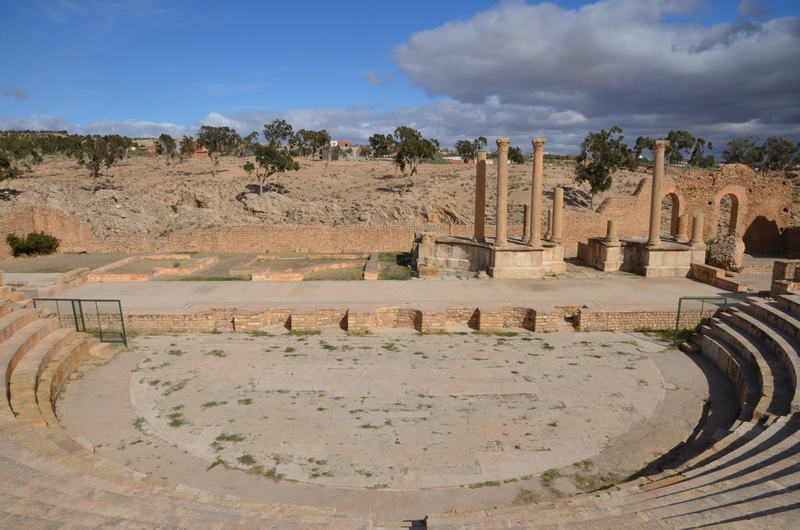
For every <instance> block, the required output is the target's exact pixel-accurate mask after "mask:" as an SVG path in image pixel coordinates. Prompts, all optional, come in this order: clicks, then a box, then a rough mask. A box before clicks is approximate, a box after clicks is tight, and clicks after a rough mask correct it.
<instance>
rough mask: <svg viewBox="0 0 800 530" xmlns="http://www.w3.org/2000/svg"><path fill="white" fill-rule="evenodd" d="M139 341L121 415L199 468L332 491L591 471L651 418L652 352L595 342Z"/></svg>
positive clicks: (624, 340)
mask: <svg viewBox="0 0 800 530" xmlns="http://www.w3.org/2000/svg"><path fill="white" fill-rule="evenodd" d="M581 337H582V334H572V333H570V334H554V335H550V336H548V335H545V336H537V335H534V334H532V333H525V332H522V333H518V334H514V333H511V334H506V336H503V335H485V334H476V333H466V332H464V333H452V334H443V335H420V334H417V333H402V332H399V333H398V332H389V333H381V334H379V335H368V336H350V335H344V334H342V333H340V332H339V333H334V332H331V333H324V334H322V335H275V336H263V335H262V336H251V335H213V334H186V335H177V336H142V337H139V338H137V339H135V341H134V344H135V346H136V347H137V349H138V351H139V352H141V353H142V354H143V355H144V357H143V358H142V360H141V361H140V362H139V364H138V366H137V368H136V369H135V371H134V373H133V374H132V377H131V379H130V394H131V403H132V405H133V407H134V409H135V411H136V413H137V414H138V415H139V416H140V417H141V418H143V421H146V422H147V423H148V424H149V425H150V426H151V427H152V428H153V429H154V430H155V433H156V434H157V435H158V436H160V437H161V438H163V439H165V440H167V441H169V442H171V443H172V444H175V445H177V446H178V447H180V448H182V449H184V450H186V451H188V452H189V453H191V454H193V455H195V456H197V457H200V458H203V459H205V460H206V462H207V463H208V465H209V466H211V465H225V466H228V467H235V468H241V469H244V470H247V471H249V472H250V473H251V474H254V475H264V476H266V477H269V478H273V479H274V478H285V479H291V480H295V481H299V482H310V483H316V484H322V485H328V486H338V487H352V488H373V489H400V490H403V489H416V488H435V487H449V486H458V485H466V484H473V485H480V484H483V483H487V482H494V481H502V480H508V479H513V478H517V477H522V476H527V475H531V474H535V473H540V472H543V471H545V470H548V469H551V468H558V467H561V466H565V465H569V464H572V463H575V462H580V461H583V460H587V459H590V458H591V457H592V455H595V454H596V453H598V452H600V451H601V450H603V449H604V448H605V447H606V446H607V444H608V442H609V440H611V439H613V438H615V437H618V436H620V435H622V434H624V433H625V432H627V431H629V430H630V429H631V428H633V427H634V426H636V425H637V424H638V423H639V422H641V421H642V420H644V419H646V418H647V417H649V416H650V415H651V414H652V413H653V411H654V410H655V408H656V406H657V405H658V403H659V402H660V401H661V400H662V399H663V397H664V380H663V377H662V375H661V373H660V371H659V370H658V368H657V367H656V366H655V364H654V363H653V362H652V361H651V360H650V359H649V358H648V356H647V355H646V353H654V352H657V351H660V350H661V349H662V348H663V347H662V346H658V345H655V344H653V343H649V342H642V341H636V340H631V337H630V336H628V335H613V334H604V340H603V341H602V342H592V343H590V342H588V341H578V340H577V339H580V338H581Z"/></svg>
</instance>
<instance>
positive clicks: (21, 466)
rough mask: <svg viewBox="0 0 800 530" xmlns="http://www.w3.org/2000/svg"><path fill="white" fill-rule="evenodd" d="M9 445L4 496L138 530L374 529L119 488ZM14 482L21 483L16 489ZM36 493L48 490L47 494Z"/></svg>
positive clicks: (259, 506) (290, 509)
mask: <svg viewBox="0 0 800 530" xmlns="http://www.w3.org/2000/svg"><path fill="white" fill-rule="evenodd" d="M9 443H10V441H9V440H7V439H4V437H2V436H0V485H2V486H3V488H2V490H3V491H5V490H6V489H13V490H20V491H26V490H27V492H26V497H27V498H29V499H33V500H35V501H40V500H44V501H46V502H50V503H58V502H60V503H61V504H63V506H66V507H73V506H80V507H81V510H83V511H85V512H86V513H93V514H97V515H101V516H104V517H105V516H117V517H120V518H121V519H123V520H124V521H130V522H131V524H132V526H133V527H136V528H138V526H136V524H137V522H142V523H145V524H146V525H148V526H144V527H146V528H149V527H150V526H149V525H150V524H156V525H162V526H161V527H162V528H164V527H166V528H228V527H242V526H238V525H252V526H244V528H264V527H273V528H284V527H285V528H320V529H322V528H341V529H345V528H347V529H349V528H356V529H365V530H367V529H371V528H372V517H371V516H369V515H361V514H346V513H336V512H333V511H331V510H324V509H317V508H311V507H302V506H298V507H295V506H288V505H277V504H273V503H267V502H259V501H248V500H246V499H238V498H233V497H226V498H215V497H214V496H213V495H208V494H205V493H203V492H199V495H198V494H195V495H189V494H187V495H183V496H180V495H178V494H177V493H173V494H170V492H169V490H168V489H167V488H163V486H162V489H161V492H160V493H154V492H150V491H147V490H145V489H142V488H137V487H136V486H134V487H124V486H123V487H120V486H117V485H114V484H113V483H108V482H105V481H104V480H103V479H98V478H97V477H94V476H91V475H82V474H81V473H79V472H74V471H70V470H67V469H63V468H61V469H60V465H59V464H58V463H56V462H54V461H53V460H51V459H46V458H41V457H39V456H38V455H36V454H33V453H31V452H30V451H28V450H25V449H24V448H20V447H19V446H17V447H14V445H13V443H12V445H11V446H10V445H9ZM12 479H15V480H18V481H21V482H19V483H17V484H16V485H14V484H13V483H12V482H11V480H12ZM12 486H13V487H12ZM35 488H46V489H47V490H50V491H49V493H45V492H43V491H37V490H36V489H35ZM187 489H188V488H187ZM165 493H166V494H165ZM40 497H41V498H40ZM55 499H60V501H56V500H55ZM220 501H222V502H220ZM0 503H2V501H0ZM51 515H52V514H51ZM176 516H177V518H176ZM72 521H75V522H80V521H82V519H80V517H78V518H77V519H72V520H70V519H67V520H66V521H65V522H72ZM267 523H269V524H267ZM128 527H129V526H126V528H128Z"/></svg>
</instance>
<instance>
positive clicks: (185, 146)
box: [180, 136, 195, 158]
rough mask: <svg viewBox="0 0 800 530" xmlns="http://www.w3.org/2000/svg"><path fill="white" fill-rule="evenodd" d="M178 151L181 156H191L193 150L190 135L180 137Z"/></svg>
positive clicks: (192, 139)
mask: <svg viewBox="0 0 800 530" xmlns="http://www.w3.org/2000/svg"><path fill="white" fill-rule="evenodd" d="M180 152H181V158H189V157H190V156H192V155H193V154H194V152H195V148H194V138H192V137H191V136H184V137H183V138H182V139H181V147H180Z"/></svg>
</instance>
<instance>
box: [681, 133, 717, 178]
mask: <svg viewBox="0 0 800 530" xmlns="http://www.w3.org/2000/svg"><path fill="white" fill-rule="evenodd" d="M706 147H708V148H709V149H714V145H713V144H712V143H711V142H707V143H706V141H705V140H704V139H702V138H697V139H695V142H694V147H692V151H691V153H690V154H689V156H688V158H687V159H686V164H687V165H688V166H689V173H691V172H692V166H697V167H704V168H708V167H714V166H715V165H717V162H716V160H714V155H709V156H705V149H706Z"/></svg>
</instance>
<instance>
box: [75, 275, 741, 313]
mask: <svg viewBox="0 0 800 530" xmlns="http://www.w3.org/2000/svg"><path fill="white" fill-rule="evenodd" d="M59 296H60V297H62V298H89V299H92V298H95V299H119V300H121V301H122V306H123V308H124V309H125V310H156V309H158V310H180V309H184V310H185V309H202V308H207V307H219V306H224V305H227V306H236V307H238V308H248V307H253V308H256V307H264V306H269V307H273V306H287V305H288V306H292V307H295V308H298V307H307V306H310V307H326V306H330V307H342V304H346V307H350V308H351V309H352V308H353V307H355V306H358V305H362V306H363V307H366V308H370V307H376V306H377V307H392V306H398V305H399V306H405V305H408V306H410V307H415V308H427V307H465V306H470V305H472V306H474V307H478V306H481V307H483V306H487V305H495V304H511V303H520V304H528V305H529V306H531V307H537V308H538V307H549V306H554V305H586V306H587V307H590V308H604V307H624V308H625V309H627V310H635V309H643V308H667V309H675V308H677V305H678V299H679V298H680V297H681V296H728V297H733V298H736V295H734V294H733V293H730V292H728V291H723V290H721V289H719V288H716V287H713V286H711V285H707V284H704V283H700V282H696V281H693V280H689V279H685V278H648V279H644V278H641V277H637V276H631V275H607V276H606V277H603V278H581V277H570V276H565V277H563V278H562V277H557V278H556V277H548V278H545V279H543V280H498V279H493V280H480V279H464V280H457V281H427V280H414V281H404V282H399V281H395V282H391V281H379V282H336V281H315V282H255V283H253V282H138V283H136V284H131V283H126V282H101V283H98V282H90V283H85V284H82V285H80V286H78V287H76V288H74V289H71V290H70V291H67V292H66V293H63V294H61V295H59ZM740 298H741V296H740ZM254 300H257V302H254Z"/></svg>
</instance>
